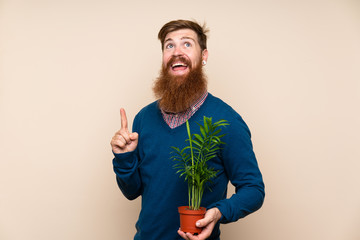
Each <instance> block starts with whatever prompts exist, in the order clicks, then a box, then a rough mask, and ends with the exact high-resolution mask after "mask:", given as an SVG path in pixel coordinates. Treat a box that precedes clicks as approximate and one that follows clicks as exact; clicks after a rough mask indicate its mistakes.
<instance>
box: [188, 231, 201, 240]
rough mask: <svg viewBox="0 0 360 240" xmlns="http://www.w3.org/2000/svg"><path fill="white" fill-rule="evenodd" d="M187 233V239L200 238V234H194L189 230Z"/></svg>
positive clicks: (195, 239) (194, 239)
mask: <svg viewBox="0 0 360 240" xmlns="http://www.w3.org/2000/svg"><path fill="white" fill-rule="evenodd" d="M185 234H186V237H187V239H189V240H198V239H200V238H199V236H194V235H192V234H191V233H188V232H187V233H185Z"/></svg>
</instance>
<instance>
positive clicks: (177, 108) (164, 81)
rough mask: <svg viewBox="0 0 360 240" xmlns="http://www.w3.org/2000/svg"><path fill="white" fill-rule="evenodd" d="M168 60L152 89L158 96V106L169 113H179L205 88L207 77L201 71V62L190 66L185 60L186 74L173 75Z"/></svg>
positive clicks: (197, 97)
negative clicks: (187, 69) (195, 65)
mask: <svg viewBox="0 0 360 240" xmlns="http://www.w3.org/2000/svg"><path fill="white" fill-rule="evenodd" d="M175 60H176V59H174V60H173V61H171V60H170V61H169V63H168V64H167V65H166V66H163V67H162V68H161V71H160V75H159V77H158V78H157V79H156V81H155V84H154V87H153V91H154V94H155V97H157V98H159V101H158V104H159V107H160V108H161V109H162V110H164V111H166V112H171V113H180V112H183V111H185V110H187V109H188V108H189V107H190V106H191V105H192V104H193V103H194V102H195V101H196V100H197V99H199V98H200V97H201V95H202V94H204V92H205V90H206V89H207V79H206V76H205V74H204V73H203V69H202V66H201V64H199V65H198V66H197V67H195V68H192V67H191V65H190V64H191V63H189V62H187V64H188V66H189V67H190V71H189V73H188V74H187V75H186V76H173V75H171V74H170V73H169V69H170V66H171V64H172V63H173V62H174V61H175Z"/></svg>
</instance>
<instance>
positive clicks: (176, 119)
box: [161, 91, 208, 128]
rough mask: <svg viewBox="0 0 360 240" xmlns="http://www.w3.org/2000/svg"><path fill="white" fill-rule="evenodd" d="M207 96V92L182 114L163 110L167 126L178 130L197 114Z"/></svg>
mask: <svg viewBox="0 0 360 240" xmlns="http://www.w3.org/2000/svg"><path fill="white" fill-rule="evenodd" d="M207 96H208V92H207V91H205V92H204V94H203V95H201V97H200V98H199V99H198V100H197V101H195V102H194V103H193V104H192V105H191V106H190V107H189V108H188V109H187V110H185V111H184V112H181V113H167V112H165V111H164V110H162V109H161V113H162V116H163V118H164V120H165V122H166V123H167V125H169V127H170V128H176V127H179V126H181V125H182V124H183V123H185V122H186V121H187V120H189V119H190V118H191V117H192V116H193V115H194V114H195V113H196V111H197V110H198V109H199V108H200V107H201V105H202V104H203V103H204V102H205V99H206V97H207Z"/></svg>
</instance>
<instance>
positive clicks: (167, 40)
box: [164, 36, 196, 43]
mask: <svg viewBox="0 0 360 240" xmlns="http://www.w3.org/2000/svg"><path fill="white" fill-rule="evenodd" d="M180 39H181V40H184V39H190V40H192V41H194V42H196V41H195V39H193V38H192V37H186V36H185V37H182V38H180ZM169 41H173V39H172V38H168V39H166V40H165V41H164V43H166V42H169Z"/></svg>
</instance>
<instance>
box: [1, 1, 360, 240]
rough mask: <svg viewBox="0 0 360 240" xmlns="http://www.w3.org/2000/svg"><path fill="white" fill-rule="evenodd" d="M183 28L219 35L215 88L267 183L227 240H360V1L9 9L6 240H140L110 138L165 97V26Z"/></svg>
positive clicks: (4, 114) (213, 60) (5, 21)
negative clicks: (256, 205) (178, 23)
mask: <svg viewBox="0 0 360 240" xmlns="http://www.w3.org/2000/svg"><path fill="white" fill-rule="evenodd" d="M179 18H185V19H196V20H198V21H200V22H204V21H205V22H206V23H207V25H208V27H209V28H210V37H209V40H208V49H209V59H208V64H207V65H206V67H205V69H206V73H207V75H208V78H209V91H210V92H211V93H213V94H214V95H216V96H218V97H220V98H222V99H223V100H224V101H226V102H227V103H229V104H230V105H231V106H232V107H233V108H234V109H235V110H236V111H238V112H239V113H240V114H241V115H242V117H243V118H244V119H245V121H246V122H247V124H248V125H249V127H250V129H251V131H252V140H253V144H254V149H255V152H256V155H257V158H258V162H259V165H260V168H261V170H262V173H263V176H264V181H265V184H266V194H267V195H266V199H265V203H264V205H263V207H262V208H261V209H260V210H259V211H258V212H256V213H254V214H252V215H250V216H248V217H246V218H244V219H240V220H239V221H238V222H236V223H231V224H227V225H222V230H223V235H222V236H223V237H222V239H224V240H232V239H246V240H255V239H256V240H260V239H261V240H279V239H280V240H281V239H284V240H285V239H292V240H305V239H306V240H309V239H311V240H312V239H314V240H318V239H327V240H340V239H341V240H356V239H360V230H359V226H360V187H359V186H360V177H359V170H360V150H359V149H360V146H359V143H360V139H359V136H360V127H359V123H360V111H359V109H360V106H359V103H360V70H359V69H360V2H359V1H357V0H328V1H326V0H324V1H322V0H312V1H306V0H305V1H300V0H299V1H280V0H278V1H276V0H270V1H268V0H254V1H245V0H237V1H235V0H234V1H230V0H223V1H221V4H220V3H219V1H188V0H184V1H175V2H174V1H131V2H130V1H115V0H114V1H110V0H102V1H100V0H90V1H85V0H71V1H70V0H65V1H55V0H53V1H51V0H50V1H49V0H48V1H45V0H27V1H25V0H2V1H0V31H1V32H0V239H1V240H24V239H34V240H35V239H37V240H48V239H52V240H64V239H66V240H75V239H76V240H77V239H87V240H95V239H96V240H98V239H107V240H111V239H113V240H115V239H132V237H133V235H134V233H135V227H134V225H135V222H136V219H137V216H138V213H139V209H140V203H141V202H140V199H137V200H135V201H128V200H127V199H126V198H125V197H123V195H122V194H121V192H120V190H119V189H118V187H117V185H116V181H115V174H114V173H113V171H112V157H113V156H112V153H111V148H110V139H111V137H112V136H113V134H114V132H115V131H117V130H118V129H119V127H120V116H119V108H120V107H124V108H125V109H126V110H127V114H128V118H129V121H130V122H132V119H133V118H134V116H135V114H136V113H137V112H138V111H139V110H140V109H141V108H142V107H143V106H145V105H146V104H148V103H150V102H152V101H154V100H155V99H154V97H153V94H152V91H151V87H152V84H153V81H154V79H155V78H156V77H157V75H158V72H159V70H160V64H161V49H160V43H159V41H158V40H157V32H158V30H159V29H160V28H161V26H162V25H163V24H165V23H166V22H167V21H170V20H174V19H179ZM233 191H234V190H233V188H232V187H231V186H229V192H230V193H231V192H233Z"/></svg>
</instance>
